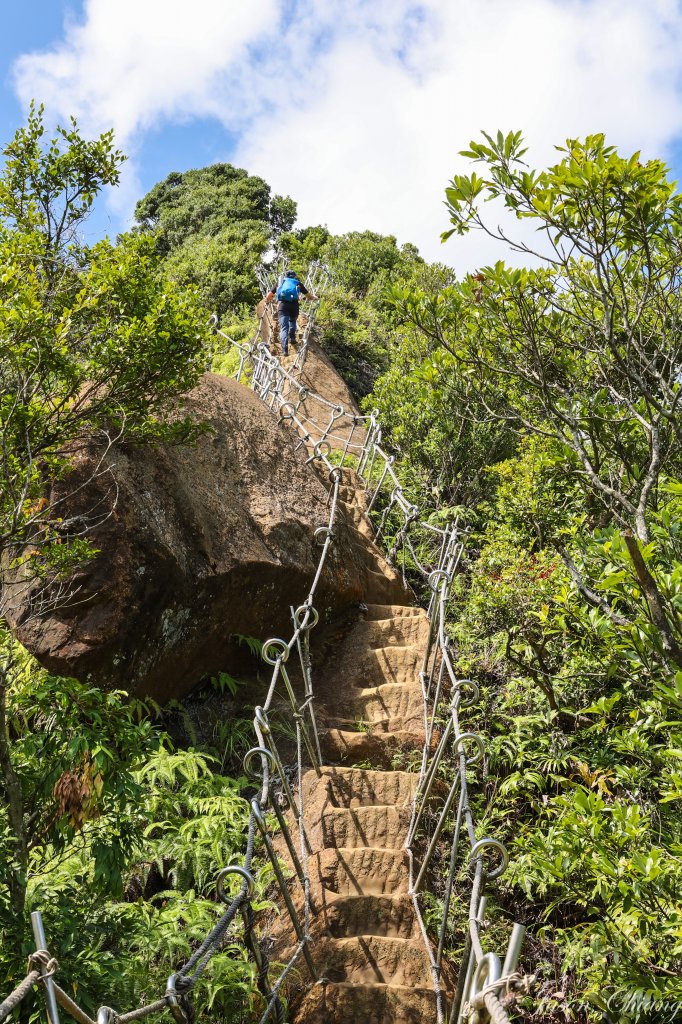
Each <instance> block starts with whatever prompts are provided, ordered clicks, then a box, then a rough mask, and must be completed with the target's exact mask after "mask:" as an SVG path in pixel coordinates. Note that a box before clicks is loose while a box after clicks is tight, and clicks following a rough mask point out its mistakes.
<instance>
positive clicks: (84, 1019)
mask: <svg viewBox="0 0 682 1024" xmlns="http://www.w3.org/2000/svg"><path fill="white" fill-rule="evenodd" d="M53 985H54V994H55V998H56V1000H57V1002H58V1003H59V1005H60V1006H61V1008H62V1009H63V1010H66V1012H67V1013H68V1014H70V1016H71V1017H73V1019H74V1020H77V1021H78V1024H95V1022H94V1020H93V1019H92V1017H88V1015H87V1013H86V1012H85V1010H81V1008H80V1006H79V1005H78V1003H74V1001H73V999H72V998H71V996H70V995H68V994H67V993H66V992H65V991H64V989H63V988H60V987H59V985H58V984H57V983H56V982H53Z"/></svg>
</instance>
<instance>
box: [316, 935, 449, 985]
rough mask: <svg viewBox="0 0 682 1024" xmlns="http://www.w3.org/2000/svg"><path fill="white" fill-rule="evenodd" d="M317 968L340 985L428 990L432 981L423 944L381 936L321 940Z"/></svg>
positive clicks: (317, 953) (317, 943)
mask: <svg viewBox="0 0 682 1024" xmlns="http://www.w3.org/2000/svg"><path fill="white" fill-rule="evenodd" d="M315 966H316V967H317V969H318V971H319V972H320V975H321V976H322V977H324V978H328V979H329V981H333V982H336V983H340V982H346V983H348V982H350V983H352V984H354V985H389V986H391V987H392V988H393V987H399V988H402V987H404V986H408V985H409V986H416V987H425V988H426V987H427V986H428V985H429V983H430V981H431V970H430V965H429V958H428V956H427V955H426V950H425V949H424V944H423V942H412V941H411V940H410V939H395V938H390V937H384V936H379V935H362V936H353V937H351V938H344V939H322V938H320V939H318V940H317V942H316V943H315Z"/></svg>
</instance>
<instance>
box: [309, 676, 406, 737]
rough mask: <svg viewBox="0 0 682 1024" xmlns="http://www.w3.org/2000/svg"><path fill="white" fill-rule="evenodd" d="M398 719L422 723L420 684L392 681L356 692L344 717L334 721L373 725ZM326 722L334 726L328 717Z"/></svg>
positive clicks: (348, 699)
mask: <svg viewBox="0 0 682 1024" xmlns="http://www.w3.org/2000/svg"><path fill="white" fill-rule="evenodd" d="M327 714H328V710H327ZM396 719H399V720H400V721H402V722H406V723H410V724H412V723H413V722H414V723H420V722H421V723H423V721H424V700H423V697H422V691H421V686H420V685H419V684H418V683H417V684H414V683H413V684H412V685H411V686H410V685H407V684H406V683H400V682H395V683H393V682H390V683H384V684H383V685H379V686H368V687H367V688H366V689H357V690H356V691H355V693H353V694H347V695H346V699H345V700H344V703H343V717H341V716H334V720H333V721H334V723H338V722H340V721H343V722H344V723H347V722H351V723H352V722H355V721H357V720H361V721H362V722H363V723H367V724H370V725H372V724H374V723H378V722H386V721H388V720H396ZM327 722H328V724H329V725H331V724H332V722H331V721H330V719H329V718H327ZM389 731H390V730H389Z"/></svg>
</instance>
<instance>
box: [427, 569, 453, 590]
mask: <svg viewBox="0 0 682 1024" xmlns="http://www.w3.org/2000/svg"><path fill="white" fill-rule="evenodd" d="M449 582H450V577H449V576H448V574H447V572H446V571H445V569H434V571H433V572H431V573H429V579H428V583H429V586H430V587H431V590H433V591H434V592H435V593H437V592H438V591H439V590H440V588H441V585H442V584H444V583H449Z"/></svg>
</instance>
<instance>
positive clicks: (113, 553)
mask: <svg viewBox="0 0 682 1024" xmlns="http://www.w3.org/2000/svg"><path fill="white" fill-rule="evenodd" d="M182 414H183V415H189V416H191V417H193V418H195V419H197V420H198V421H201V422H204V423H206V424H208V427H209V429H208V431H207V432H206V433H204V434H203V435H202V436H201V437H200V438H199V439H198V441H197V442H196V443H195V444H194V445H193V446H186V445H185V446H182V445H179V446H163V445H162V446H157V447H151V448H150V447H144V448H142V447H140V448H137V447H130V446H119V447H118V448H117V449H116V450H115V451H114V453H113V455H112V457H111V458H110V459H109V470H110V474H105V475H104V476H99V477H97V478H96V479H95V480H94V481H92V482H91V483H88V485H87V486H86V487H84V488H83V490H81V491H80V492H78V493H77V494H76V496H75V497H74V498H73V499H72V500H73V501H74V502H75V503H76V505H77V507H76V508H72V509H70V511H73V512H75V513H76V514H77V513H78V507H81V506H82V508H83V509H84V510H86V509H90V508H92V507H94V506H95V505H96V504H97V503H98V502H99V501H101V502H107V501H109V500H110V498H109V496H108V494H109V490H110V486H111V478H112V477H113V479H114V480H115V482H116V489H117V492H118V497H117V500H116V503H115V505H114V507H113V508H112V510H111V514H110V515H109V516H108V518H107V519H106V520H105V521H104V522H103V523H101V525H100V526H98V527H96V529H95V530H94V532H93V533H92V535H91V539H92V540H93V542H94V545H95V547H96V548H97V549H99V552H100V553H99V554H98V555H97V556H96V557H95V558H94V560H93V561H92V562H90V563H89V564H88V565H87V566H86V567H85V569H84V570H83V572H82V573H81V578H80V580H79V588H80V589H79V593H78V597H77V603H74V604H72V605H71V606H70V607H64V608H61V609H58V610H57V611H53V612H51V613H49V614H47V615H43V616H35V615H30V614H28V612H29V608H28V603H27V601H26V599H25V598H24V600H23V602H19V603H18V604H17V605H16V606H15V607H14V608H13V610H12V611H11V615H10V617H11V619H12V624H13V625H14V627H15V628H16V630H17V633H18V636H19V638H20V639H21V641H22V643H24V644H25V646H26V647H27V648H28V649H29V650H30V651H31V652H32V653H33V654H34V655H35V656H36V657H37V658H38V660H39V661H40V662H41V663H42V664H44V665H45V666H46V667H47V668H49V669H50V670H51V671H53V672H56V673H58V674H61V675H74V676H76V677H78V678H80V679H86V680H91V681H93V682H94V683H95V684H96V685H100V686H110V687H114V686H115V687H121V688H123V689H125V690H127V691H128V692H130V693H135V694H138V695H142V696H150V697H153V698H155V699H157V700H160V701H162V702H163V701H166V700H168V699H170V698H178V697H181V696H183V695H184V694H186V693H187V692H189V691H190V690H191V689H192V688H193V687H195V686H196V684H197V683H198V681H199V680H201V679H202V678H203V677H205V676H207V675H212V674H216V673H217V672H219V671H222V670H228V671H229V670H230V668H231V667H233V665H234V664H235V660H236V659H237V658H238V652H239V646H238V642H237V640H236V639H235V636H237V635H242V636H254V637H257V638H259V639H265V638H267V637H269V636H272V635H284V636H288V635H289V634H290V632H291V620H290V618H289V615H288V609H289V607H290V606H291V605H293V606H297V605H299V604H300V603H301V602H302V601H303V600H304V599H305V596H306V595H307V593H308V590H309V587H310V584H311V582H312V579H313V576H314V573H315V570H316V566H317V562H318V559H319V554H320V548H319V547H318V545H317V543H316V541H315V537H314V533H315V530H316V528H317V527H318V526H320V525H323V524H325V523H326V522H327V520H328V514H329V513H328V507H327V500H328V483H327V482H326V481H325V480H324V479H323V478H322V477H321V475H320V474H319V472H318V471H317V470H316V468H315V467H314V466H313V465H312V464H310V463H308V462H306V457H307V452H306V451H305V449H304V448H303V447H302V446H301V444H300V441H299V438H298V436H297V435H296V434H295V432H294V431H293V430H292V429H290V428H288V427H286V426H282V425H280V424H279V423H278V420H277V417H276V416H275V415H274V414H273V413H272V412H270V411H269V410H268V409H267V408H266V407H265V406H264V405H263V403H262V402H261V401H260V399H258V398H257V397H256V396H255V395H254V394H253V393H251V392H250V391H249V390H248V389H247V388H246V387H244V386H243V385H240V384H237V383H235V382H234V381H232V380H229V379H227V378H224V377H218V376H215V375H213V374H206V375H205V376H204V378H203V379H202V382H201V384H200V385H199V387H197V388H196V389H195V390H194V391H193V392H192V393H191V394H190V395H188V396H187V397H186V398H185V399H184V400H183V403H182ZM96 458H97V453H96V452H94V451H93V452H91V453H90V454H89V455H85V456H83V457H81V459H80V462H79V464H78V465H77V466H76V467H75V470H74V473H75V475H76V479H78V477H82V478H83V480H86V479H88V478H89V476H90V475H91V468H92V460H94V459H96ZM342 518H343V510H342ZM368 599H369V600H373V601H376V602H384V603H386V602H396V603H398V602H403V601H405V599H406V598H405V592H404V589H403V586H402V584H401V582H400V580H399V578H398V577H397V575H396V574H395V573H394V572H393V571H392V570H391V569H390V567H389V566H387V564H386V563H385V561H384V559H383V558H382V556H381V554H380V552H379V550H378V549H377V548H376V547H375V546H374V545H373V543H372V541H371V540H370V539H369V537H368V536H367V531H363V532H360V531H358V530H357V528H356V523H354V521H353V516H351V515H348V517H347V518H346V520H345V521H343V522H342V523H341V525H340V526H339V529H338V531H337V539H336V543H335V544H334V545H333V546H332V548H331V549H330V555H329V560H328V564H327V567H326V569H325V572H324V573H323V576H322V578H321V581H320V588H319V597H318V599H317V600H316V605H317V607H318V610H319V612H320V614H321V616H322V617H323V619H325V618H326V619H327V620H329V619H330V618H331V617H333V616H334V615H335V614H337V613H339V612H341V611H342V610H343V609H345V608H348V607H349V606H350V605H352V604H353V603H354V602H358V601H360V600H364V601H366V600H368Z"/></svg>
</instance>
